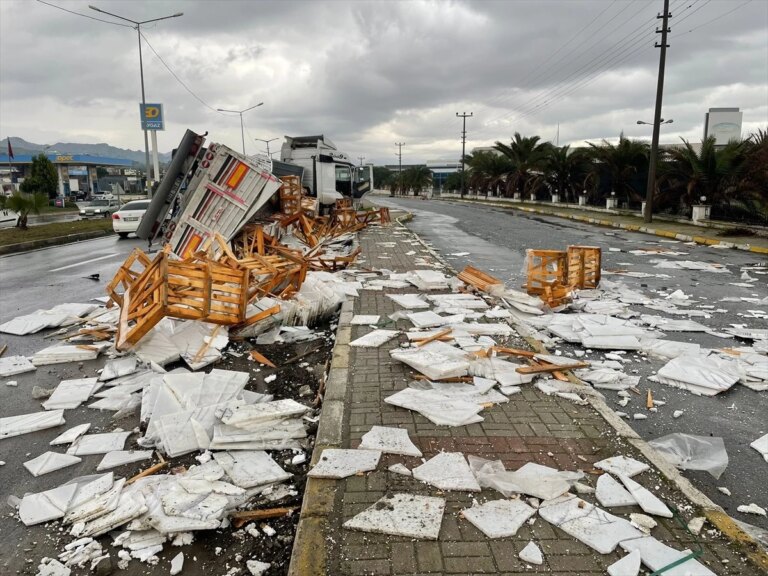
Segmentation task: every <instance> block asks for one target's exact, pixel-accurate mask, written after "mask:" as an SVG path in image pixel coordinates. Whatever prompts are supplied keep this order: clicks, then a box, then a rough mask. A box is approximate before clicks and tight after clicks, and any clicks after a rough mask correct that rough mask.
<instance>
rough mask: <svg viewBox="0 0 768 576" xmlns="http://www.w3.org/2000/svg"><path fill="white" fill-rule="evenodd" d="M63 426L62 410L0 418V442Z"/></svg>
mask: <svg viewBox="0 0 768 576" xmlns="http://www.w3.org/2000/svg"><path fill="white" fill-rule="evenodd" d="M62 424H64V410H51V411H48V412H32V413H31V414H21V415H19V416H6V417H5V418H0V440H2V439H3V438H10V437H11V436H20V435H22V434H29V433H30V432H37V431H38V430H45V429H46V428H54V427H56V426H61V425H62Z"/></svg>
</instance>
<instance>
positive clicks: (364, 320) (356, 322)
mask: <svg viewBox="0 0 768 576" xmlns="http://www.w3.org/2000/svg"><path fill="white" fill-rule="evenodd" d="M380 319H381V316H380V315H378V314H355V315H354V316H352V320H351V321H350V324H351V325H352V326H370V325H372V324H378V323H379V320H380Z"/></svg>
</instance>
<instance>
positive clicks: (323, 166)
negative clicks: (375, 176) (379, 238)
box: [280, 134, 370, 206]
mask: <svg viewBox="0 0 768 576" xmlns="http://www.w3.org/2000/svg"><path fill="white" fill-rule="evenodd" d="M280 161H281V162H285V163H288V164H293V165H295V166H299V167H301V168H303V174H302V180H301V184H302V187H303V188H304V189H305V190H306V191H307V192H308V194H309V195H310V196H315V197H317V199H318V201H319V203H320V204H322V205H324V206H329V205H332V204H334V203H335V202H336V200H340V199H341V198H344V197H346V198H353V199H359V198H362V196H363V195H364V194H365V193H366V192H368V190H369V189H370V186H365V185H363V186H361V182H360V170H359V168H358V167H356V166H355V165H354V164H352V162H351V161H350V159H349V156H347V155H346V154H345V153H344V152H340V151H339V150H338V149H337V148H336V145H335V144H334V143H333V142H331V141H330V140H328V139H327V138H325V137H324V136H323V135H322V134H319V135H317V136H295V137H291V136H286V137H285V142H283V145H282V148H281V149H280Z"/></svg>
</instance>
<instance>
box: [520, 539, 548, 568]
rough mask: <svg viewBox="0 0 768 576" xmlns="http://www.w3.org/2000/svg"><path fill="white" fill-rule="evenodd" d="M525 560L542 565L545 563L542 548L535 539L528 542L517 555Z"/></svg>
mask: <svg viewBox="0 0 768 576" xmlns="http://www.w3.org/2000/svg"><path fill="white" fill-rule="evenodd" d="M517 557H518V558H520V560H522V561H523V562H528V563H529V564H535V565H537V566H538V565H541V564H543V563H544V555H543V554H542V553H541V548H539V547H538V546H536V544H534V542H533V540H531V541H530V542H528V544H526V546H525V548H523V549H522V550H520V554H518V555H517Z"/></svg>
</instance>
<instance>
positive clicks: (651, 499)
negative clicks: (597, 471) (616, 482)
mask: <svg viewBox="0 0 768 576" xmlns="http://www.w3.org/2000/svg"><path fill="white" fill-rule="evenodd" d="M619 478H620V479H621V481H622V482H623V483H624V486H625V487H626V488H627V490H629V493H630V494H632V496H633V497H634V499H635V500H637V504H638V505H639V506H640V508H642V509H643V512H648V514H655V515H656V516H662V517H664V518H672V511H671V510H670V509H669V508H667V506H666V504H664V502H662V501H661V500H659V499H658V498H657V497H656V496H654V495H653V494H652V493H651V491H650V490H648V489H647V488H645V487H643V486H641V485H640V484H638V483H637V482H635V481H634V480H632V479H631V478H629V477H627V476H619Z"/></svg>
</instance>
